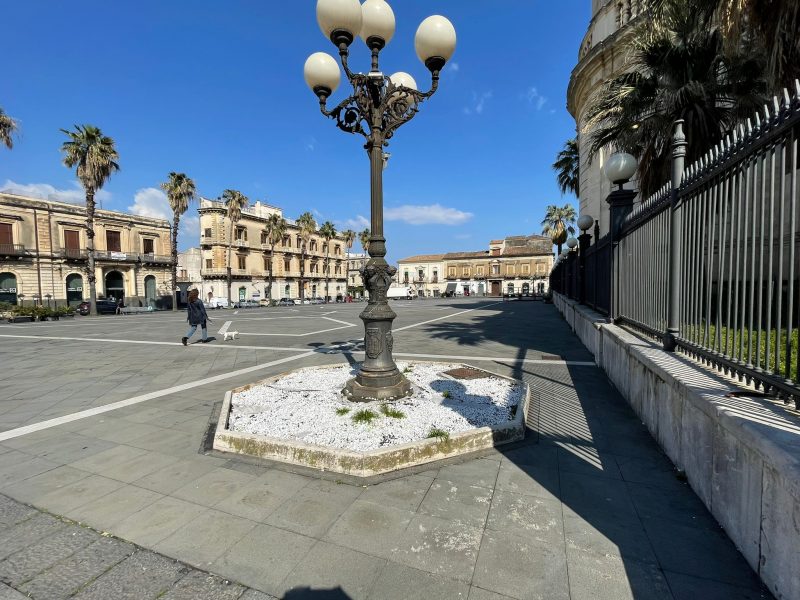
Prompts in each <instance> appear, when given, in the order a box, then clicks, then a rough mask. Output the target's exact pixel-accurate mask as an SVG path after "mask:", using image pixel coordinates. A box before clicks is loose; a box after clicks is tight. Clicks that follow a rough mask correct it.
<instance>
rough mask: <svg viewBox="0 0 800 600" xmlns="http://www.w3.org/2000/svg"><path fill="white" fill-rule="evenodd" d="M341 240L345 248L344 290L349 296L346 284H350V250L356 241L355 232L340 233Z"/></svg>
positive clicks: (347, 230)
mask: <svg viewBox="0 0 800 600" xmlns="http://www.w3.org/2000/svg"><path fill="white" fill-rule="evenodd" d="M342 239H343V240H344V245H345V248H347V266H346V267H345V269H344V280H345V285H344V289H345V290H346V291H347V293H348V294H349V293H350V290H349V288H348V284H349V282H350V249H351V248H352V247H353V242H355V241H356V232H355V231H353V230H352V229H345V230H344V231H343V232H342Z"/></svg>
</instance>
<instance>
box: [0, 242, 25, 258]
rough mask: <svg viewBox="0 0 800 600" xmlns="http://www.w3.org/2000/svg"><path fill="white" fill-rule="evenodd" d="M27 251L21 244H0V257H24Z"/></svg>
mask: <svg viewBox="0 0 800 600" xmlns="http://www.w3.org/2000/svg"><path fill="white" fill-rule="evenodd" d="M26 254H28V251H27V250H26V249H25V246H24V245H23V244H0V256H25V255H26Z"/></svg>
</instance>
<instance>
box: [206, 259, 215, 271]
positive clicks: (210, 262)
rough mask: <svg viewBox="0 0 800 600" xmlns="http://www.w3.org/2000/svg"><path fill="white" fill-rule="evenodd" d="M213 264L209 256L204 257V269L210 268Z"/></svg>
mask: <svg viewBox="0 0 800 600" xmlns="http://www.w3.org/2000/svg"><path fill="white" fill-rule="evenodd" d="M213 265H214V261H213V260H212V259H210V258H207V259H206V269H210V268H211V267H212V266H213Z"/></svg>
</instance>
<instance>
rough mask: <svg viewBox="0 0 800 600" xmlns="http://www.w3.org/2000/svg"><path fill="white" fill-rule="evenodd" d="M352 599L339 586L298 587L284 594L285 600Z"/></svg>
mask: <svg viewBox="0 0 800 600" xmlns="http://www.w3.org/2000/svg"><path fill="white" fill-rule="evenodd" d="M307 599H308V600H352V599H351V597H350V596H349V595H347V593H345V591H344V590H343V589H342V588H341V586H337V587H335V588H331V589H324V590H320V589H316V590H315V589H312V588H310V587H296V588H294V589H291V590H289V591H288V592H286V593H285V594H284V595H283V600H307Z"/></svg>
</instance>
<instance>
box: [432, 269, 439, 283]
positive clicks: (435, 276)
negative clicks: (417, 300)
mask: <svg viewBox="0 0 800 600" xmlns="http://www.w3.org/2000/svg"><path fill="white" fill-rule="evenodd" d="M438 281H439V271H438V270H436V269H434V270H433V283H437V282H438Z"/></svg>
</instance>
